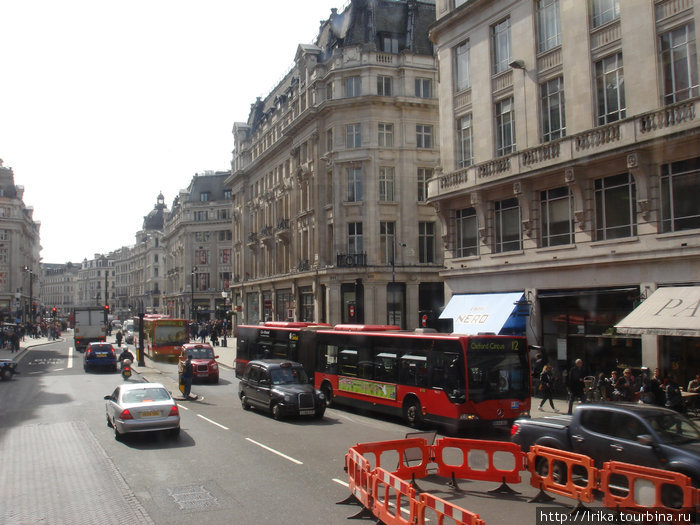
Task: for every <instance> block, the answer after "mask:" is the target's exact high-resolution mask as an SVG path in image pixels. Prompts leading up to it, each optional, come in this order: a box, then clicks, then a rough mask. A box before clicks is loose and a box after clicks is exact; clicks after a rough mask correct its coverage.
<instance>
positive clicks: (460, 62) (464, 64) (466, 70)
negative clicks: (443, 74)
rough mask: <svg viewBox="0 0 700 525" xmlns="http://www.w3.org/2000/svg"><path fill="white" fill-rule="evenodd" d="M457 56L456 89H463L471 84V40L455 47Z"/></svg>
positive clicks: (455, 55)
mask: <svg viewBox="0 0 700 525" xmlns="http://www.w3.org/2000/svg"><path fill="white" fill-rule="evenodd" d="M454 57H455V73H454V75H455V91H457V92H459V91H463V90H465V89H467V88H469V87H470V86H471V73H470V67H469V41H467V42H462V43H461V44H459V45H458V46H457V47H455V49H454Z"/></svg>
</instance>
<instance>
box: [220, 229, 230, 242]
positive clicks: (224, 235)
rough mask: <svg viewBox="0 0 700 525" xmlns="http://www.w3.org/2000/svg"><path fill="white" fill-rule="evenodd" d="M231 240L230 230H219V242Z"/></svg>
mask: <svg viewBox="0 0 700 525" xmlns="http://www.w3.org/2000/svg"><path fill="white" fill-rule="evenodd" d="M232 238H233V233H232V232H231V230H221V231H220V232H219V240H220V241H230V240H231V239H232Z"/></svg>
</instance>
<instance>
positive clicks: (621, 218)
mask: <svg viewBox="0 0 700 525" xmlns="http://www.w3.org/2000/svg"><path fill="white" fill-rule="evenodd" d="M635 195H636V189H635V184H634V181H633V179H632V177H630V175H629V173H623V174H621V175H613V176H611V177H605V178H603V179H596V181H595V239H596V241H604V240H607V239H619V238H621V237H631V236H633V235H636V234H637V202H636V196H635Z"/></svg>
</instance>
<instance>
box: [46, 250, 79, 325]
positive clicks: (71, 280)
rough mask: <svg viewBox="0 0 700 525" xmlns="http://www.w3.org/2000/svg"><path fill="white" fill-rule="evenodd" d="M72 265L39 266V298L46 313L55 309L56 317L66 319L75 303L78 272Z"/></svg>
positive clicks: (48, 264) (75, 266) (77, 267)
mask: <svg viewBox="0 0 700 525" xmlns="http://www.w3.org/2000/svg"><path fill="white" fill-rule="evenodd" d="M79 269H80V266H78V265H76V264H73V263H70V262H68V263H65V264H51V263H42V264H41V287H40V290H39V298H40V301H41V303H42V304H43V306H44V309H45V310H46V311H47V312H49V313H50V312H51V310H52V309H53V308H55V309H56V315H58V316H61V317H68V315H69V314H70V312H71V311H72V310H73V307H74V306H75V305H76V303H77V294H78V286H77V282H78V271H79Z"/></svg>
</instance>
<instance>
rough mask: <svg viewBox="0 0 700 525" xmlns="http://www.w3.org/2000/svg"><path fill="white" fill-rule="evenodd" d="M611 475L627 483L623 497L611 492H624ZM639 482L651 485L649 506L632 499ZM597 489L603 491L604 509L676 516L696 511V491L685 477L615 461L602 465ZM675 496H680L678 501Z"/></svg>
mask: <svg viewBox="0 0 700 525" xmlns="http://www.w3.org/2000/svg"><path fill="white" fill-rule="evenodd" d="M613 476H622V477H624V478H625V479H626V480H627V487H626V488H627V489H628V490H627V494H626V495H624V496H623V495H616V494H615V493H614V492H617V493H619V492H621V490H622V491H624V489H625V487H620V485H619V484H616V483H615V480H614V478H613ZM639 480H645V481H648V482H650V483H651V484H652V485H653V487H654V503H653V504H651V505H642V504H640V503H639V502H637V500H636V499H635V486H634V485H635V483H636V482H637V481H639ZM671 487H675V489H673V488H671ZM600 490H601V491H603V505H605V506H606V507H607V508H610V509H617V508H624V509H625V510H630V511H637V512H646V511H648V510H651V509H652V508H653V510H655V511H663V512H668V513H669V514H676V513H680V511H683V510H684V511H686V512H687V511H689V510H694V509H695V508H696V502H697V497H698V491H697V490H696V489H695V488H693V485H692V481H691V479H690V478H689V477H688V476H686V475H685V474H680V473H678V472H670V471H668V470H661V469H656V468H650V467H642V466H639V465H631V464H629V463H620V462H618V461H608V462H607V463H604V464H603V468H602V469H601V470H600ZM679 496H681V498H680V499H679V498H678V497H679ZM669 499H673V502H672V503H674V505H673V506H671V505H669V503H671V502H669V501H668V500H669Z"/></svg>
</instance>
